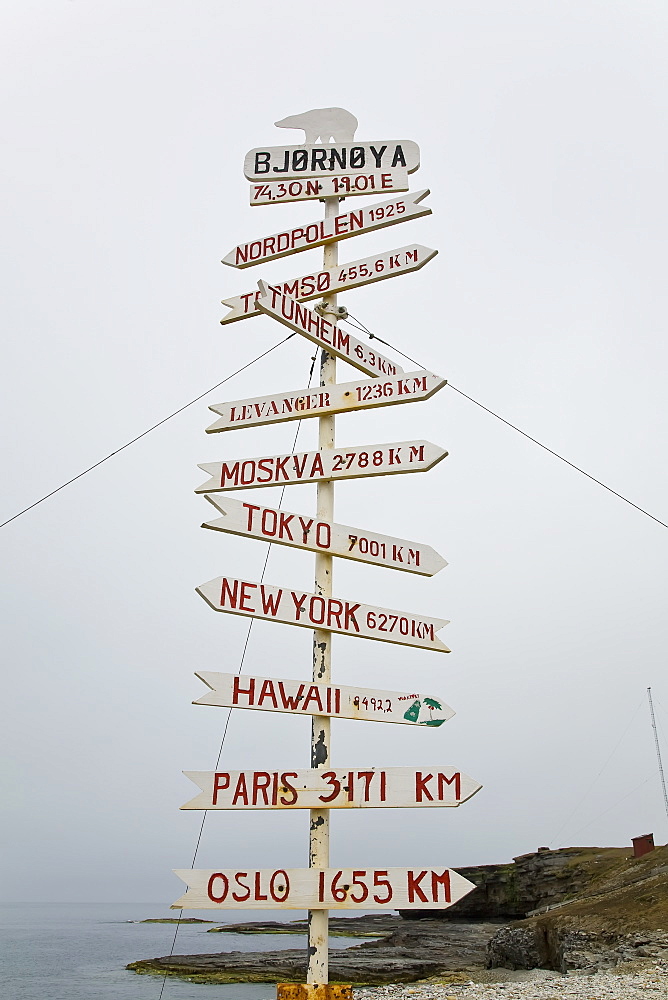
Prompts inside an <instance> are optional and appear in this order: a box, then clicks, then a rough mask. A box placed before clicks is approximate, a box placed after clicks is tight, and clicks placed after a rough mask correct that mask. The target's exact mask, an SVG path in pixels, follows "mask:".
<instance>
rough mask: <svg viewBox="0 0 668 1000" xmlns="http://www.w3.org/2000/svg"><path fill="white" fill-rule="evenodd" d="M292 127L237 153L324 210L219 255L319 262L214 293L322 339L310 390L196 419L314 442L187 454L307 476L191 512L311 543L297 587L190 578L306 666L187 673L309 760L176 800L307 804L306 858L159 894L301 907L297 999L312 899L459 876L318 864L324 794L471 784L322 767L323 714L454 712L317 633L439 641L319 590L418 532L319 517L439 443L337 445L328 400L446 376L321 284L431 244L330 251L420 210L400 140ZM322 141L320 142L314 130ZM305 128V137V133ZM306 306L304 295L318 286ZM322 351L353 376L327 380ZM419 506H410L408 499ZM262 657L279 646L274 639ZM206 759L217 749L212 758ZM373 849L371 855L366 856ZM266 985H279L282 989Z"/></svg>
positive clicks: (278, 190) (415, 624)
mask: <svg viewBox="0 0 668 1000" xmlns="http://www.w3.org/2000/svg"><path fill="white" fill-rule="evenodd" d="M276 125H278V126H279V127H281V128H302V129H304V133H305V140H306V142H305V144H304V145H301V146H279V147H258V148H256V149H253V150H251V151H250V152H249V153H248V154H247V156H246V159H245V162H244V173H245V176H246V177H247V179H248V180H249V181H251V182H252V186H251V204H252V205H254V206H263V205H273V204H280V203H282V202H293V201H306V200H311V199H315V198H319V199H321V200H322V201H323V202H324V208H325V211H324V219H322V220H319V221H315V222H309V223H305V224H304V225H302V226H298V227H293V228H286V229H284V230H283V231H281V232H276V233H274V234H273V235H271V236H265V237H261V238H258V239H255V240H251V241H249V242H245V243H239V244H238V245H237V246H235V247H234V248H233V249H232V250H231V251H230V252H229V253H228V254H227V255H226V257H225V258H224V260H223V263H224V264H228V265H230V266H232V267H235V268H241V269H243V268H247V267H252V266H253V265H255V264H262V263H268V262H270V261H273V260H276V259H279V258H281V257H283V256H286V255H288V254H294V253H299V252H301V251H302V250H306V249H309V248H312V247H318V246H322V247H323V260H322V268H321V269H320V270H314V271H312V272H311V273H310V274H306V275H302V277H300V278H294V279H290V280H288V281H283V282H278V283H276V282H273V283H270V282H268V281H266V280H264V281H263V280H260V281H258V289H259V291H257V292H255V291H249V292H247V293H244V294H242V295H237V296H234V297H232V298H228V299H224V300H223V304H224V305H226V306H227V307H228V309H229V312H228V314H227V316H225V317H224V318H223V319H222V320H221V323H223V324H227V323H233V322H236V321H238V320H241V319H246V318H249V317H250V316H256V315H258V314H259V313H260V312H263V313H265V314H266V315H268V316H270V317H272V318H273V319H275V320H276V321H277V322H279V323H281V324H282V325H283V326H285V327H287V328H288V329H289V330H291V331H292V332H293V333H298V334H299V335H300V336H301V337H304V338H306V339H307V340H308V341H310V342H311V343H313V344H316V345H317V346H318V347H320V348H321V351H320V385H319V386H318V387H317V388H308V389H297V390H293V391H289V392H278V391H277V392H274V393H271V394H270V395H265V396H258V397H252V398H248V399H239V400H233V401H231V402H226V403H220V404H214V405H213V406H212V407H211V409H212V410H213V412H214V413H216V414H217V415H218V419H217V420H216V421H215V422H214V423H213V424H211V425H210V426H209V427H208V428H207V431H208V433H218V432H224V431H228V430H234V429H242V428H245V427H258V426H264V425H267V424H272V423H281V422H284V421H290V420H297V419H299V420H301V419H304V418H305V417H317V418H318V443H317V448H315V449H313V450H310V451H304V452H299V453H296V454H293V453H289V454H280V455H268V456H260V457H257V458H246V457H242V458H235V459H226V460H223V461H218V462H208V463H204V464H202V465H200V468H201V469H203V470H204V472H206V473H207V475H208V476H209V479H208V480H207V481H206V482H205V483H203V484H202V485H201V486H199V487H197V489H196V491H195V492H197V493H201V494H204V495H207V494H218V493H223V492H227V491H229V490H245V489H255V488H257V487H262V486H276V485H287V484H297V483H315V484H316V506H315V510H314V511H313V512H312V514H309V515H305V514H296V513H291V512H289V511H284V510H281V509H279V508H275V507H268V506H264V505H262V504H259V503H246V502H244V501H242V500H239V499H235V498H231V497H222V498H221V497H215V496H206V499H207V500H208V501H209V502H210V503H212V504H213V506H214V507H215V508H216V509H217V511H218V512H219V514H220V515H222V516H220V517H218V518H216V519H214V520H211V521H207V522H205V523H204V524H203V527H205V528H208V529H210V530H214V531H221V532H223V533H228V534H235V535H239V536H242V537H247V538H253V539H260V540H265V541H270V542H276V543H277V544H279V545H287V546H291V547H293V548H297V549H302V550H305V551H309V552H313V553H314V554H315V580H314V586H313V592H310V593H309V592H304V591H298V590H291V589H288V588H287V587H277V586H273V585H270V584H266V583H264V580H261V581H260V582H257V583H255V582H252V581H249V580H243V579H237V578H236V577H228V576H220V577H216V578H215V579H213V580H210V581H209V582H208V583H204V584H202V585H201V586H199V587H197V588H196V589H197V592H198V593H199V594H200V596H201V597H202V598H203V599H204V600H205V601H206V602H207V603H208V604H209V605H210V607H212V608H213V609H214V610H215V611H220V612H224V613H228V614H234V615H241V616H244V617H247V618H250V619H264V620H267V621H274V622H277V623H282V624H286V625H296V626H299V627H301V628H308V629H311V630H312V631H313V654H312V677H311V680H308V681H299V680H295V679H278V678H274V677H266V676H255V675H252V676H240V675H239V674H236V675H235V674H229V673H218V672H215V671H201V672H198V674H197V676H198V677H200V679H201V680H202V681H204V683H205V684H206V685H207V688H208V690H207V692H206V693H205V694H204V695H202V696H201V697H200V698H198V699H197V700H196V702H195V704H198V705H213V706H222V707H227V708H230V709H232V708H242V709H244V710H251V711H260V712H283V713H286V714H288V715H292V716H298V715H302V716H304V715H307V716H309V717H310V718H311V759H310V767H309V768H308V769H299V768H297V769H289V768H287V767H280V768H279V767H277V765H276V764H275V763H274V762H271V764H270V766H269V767H268V768H267V769H266V770H262V771H260V770H241V771H230V770H216V771H205V772H202V771H193V772H185V773H186V774H187V775H188V777H190V778H191V779H192V780H193V781H194V782H195V784H196V785H197V786H198V787H199V789H200V792H199V794H198V795H196V796H195V798H193V799H191V800H190V801H189V802H187V803H186V804H185V805H184V806H183V807H182V808H183V809H203V810H214V811H218V810H235V809H243V810H246V809H251V810H254V809H269V810H271V809H277V810H278V809H282V810H286V809H291V808H296V809H308V810H309V812H310V834H309V867H308V868H297V869H258V868H252V869H246V870H241V869H231V868H219V869H211V870H191V869H188V870H179V871H177V873H176V874H177V875H178V876H179V877H180V878H181V879H182V880H183V881H184V882H185V883H186V885H187V886H188V888H189V891H188V892H187V893H186V894H185V895H183V896H182V897H181V898H180V899H178V900H177V901H176V903H174V907H176V908H184V909H201V908H207V909H229V908H245V909H263V910H266V909H269V908H294V909H303V908H307V909H308V910H309V932H308V939H309V940H308V944H309V947H308V972H307V983H306V984H305V985H303V986H300V987H299V990H300V991H301V992H300V1000H343V998H344V997H349V995H350V990H351V988H350V987H349V986H336V985H330V984H329V982H328V979H329V977H328V911H329V910H330V909H346V910H350V909H352V910H354V909H363V910H370V909H411V908H413V909H415V908H419V909H438V910H442V909H444V908H445V907H448V906H451V905H452V904H453V903H455V902H456V901H457V900H458V899H461V898H462V896H464V895H466V893H468V892H470V891H471V890H472V889H473V888H475V887H474V886H473V885H472V883H470V882H468V881H467V880H466V879H464V878H462V877H461V876H460V875H458V874H457V873H456V872H454V871H452V870H451V869H450V868H448V867H444V866H443V865H439V866H436V867H432V868H429V867H422V866H416V867H413V868H379V867H371V868H358V869H352V868H344V869H336V868H332V867H331V865H330V858H329V817H330V809H332V808H334V809H346V808H349V809H350V808H352V809H355V808H386V809H388V808H435V807H446V808H447V807H458V806H459V805H461V804H462V803H463V802H465V801H466V800H468V799H469V798H470V797H471V796H472V795H474V794H475V793H476V792H477V791H478V790H479V788H480V787H481V786H480V784H479V783H478V782H477V781H475V780H474V779H473V778H470V777H468V776H467V775H466V774H464V773H463V772H462V771H460V770H459V769H457V768H454V767H450V766H448V767H445V766H441V765H436V766H432V767H421V768H417V767H383V766H382V765H381V766H375V767H372V768H357V767H355V768H350V767H347V768H334V767H333V766H332V762H331V746H330V735H331V733H330V729H331V719H332V718H343V719H353V720H357V721H362V722H390V723H396V724H400V725H412V726H422V727H423V728H425V729H434V730H435V729H438V728H440V727H441V726H442V725H443V723H444V722H446V721H447V720H448V719H450V718H451V717H452V716H453V715H454V712H453V710H452V709H451V708H450V707H449V706H448V705H446V704H445V702H443V700H442V699H441V698H440V697H435V696H433V695H425V694H422V693H418V692H415V691H411V689H410V688H407V690H406V691H405V692H401V691H385V690H377V689H373V688H364V687H346V686H342V685H338V684H336V683H335V682H334V681H333V678H332V664H331V653H332V634H333V633H339V634H342V635H349V636H356V637H358V638H364V639H371V640H377V641H380V642H389V643H397V644H401V645H405V646H411V647H414V648H418V649H428V650H434V651H436V652H442V653H447V652H449V650H448V647H447V646H446V645H445V644H444V643H443V642H442V641H441V639H440V637H439V635H438V632H439V630H440V629H441V628H443V627H444V626H445V625H447V624H448V622H447V621H446V620H445V619H441V618H432V617H427V616H425V615H422V614H413V613H408V612H403V611H392V610H390V609H388V608H383V607H375V606H373V605H367V604H361V603H357V602H352V601H350V600H345V599H341V598H335V597H333V589H332V575H333V566H334V557H338V558H343V559H352V560H356V561H359V562H365V563H369V564H373V565H376V566H381V567H384V568H388V569H395V570H401V571H404V572H408V573H416V574H421V575H423V576H433V575H434V574H435V573H438V572H439V571H440V570H441V569H442V568H443V567H444V566H445V565H446V563H445V560H444V559H443V558H442V556H441V555H440V554H439V553H438V552H436V551H435V550H434V549H433V548H431V546H428V545H424V544H422V543H418V542H412V541H408V540H406V539H402V538H395V537H392V536H388V535H381V534H379V533H377V532H375V531H368V530H366V529H358V528H352V527H349V526H347V525H344V524H338V523H336V522H335V521H334V485H335V482H336V480H338V479H355V478H363V477H366V476H390V475H395V474H401V473H410V472H426V471H428V470H430V469H432V468H433V467H434V466H435V465H437V464H438V463H439V462H440V461H442V459H443V458H445V457H446V455H447V452H446V451H444V449H442V448H440V447H438V446H437V445H434V444H430V443H429V442H428V441H422V440H418V441H401V442H393V443H389V444H372V445H352V446H349V447H346V448H341V447H337V445H336V441H335V415H336V414H337V413H345V412H351V411H353V410H362V409H368V408H371V407H377V406H388V405H393V404H395V403H403V402H417V401H420V400H427V399H429V398H430V397H431V396H432V395H434V393H436V392H438V390H439V389H440V388H442V386H443V385H445V380H444V379H442V378H440V377H439V376H437V375H434V374H432V373H431V372H428V371H423V370H419V371H412V372H408V373H404V372H403V369H402V368H401V367H400V366H399V365H398V364H396V362H394V361H391V360H390V359H388V358H386V357H384V356H383V355H381V354H378V353H377V352H376V351H375V349H374V348H373V345H371V344H368V343H366V342H363V341H360V340H358V339H356V338H355V337H353V336H352V335H351V334H349V333H348V332H347V330H345V329H341V328H340V327H339V325H338V324H339V320H340V319H342V318H343V317H345V316H346V315H347V312H346V310H345V308H339V307H338V305H337V293H339V292H343V291H348V290H350V289H352V288H356V287H359V286H361V285H365V284H369V283H371V282H375V281H382V280H384V279H385V278H389V277H394V276H395V275H400V274H407V273H409V272H411V271H415V270H417V269H419V268H421V267H423V266H424V264H426V263H427V261H429V260H431V259H432V258H433V257H434V256H435V254H436V252H437V251H436V250H432V249H430V248H428V247H424V246H422V245H421V244H415V243H413V244H410V245H408V246H405V247H401V248H399V249H397V250H390V251H386V252H381V253H379V254H376V255H375V256H369V257H365V258H361V259H359V260H355V261H352V262H351V263H349V264H340V263H339V259H338V252H339V243H340V242H341V241H343V240H346V239H349V238H352V237H353V236H357V235H359V234H362V233H369V232H372V231H374V230H379V229H383V228H385V227H387V226H391V225H395V224H397V223H399V222H405V221H408V220H409V219H417V218H420V217H421V216H424V215H429V214H430V213H431V209H430V208H428V207H427V206H425V205H424V204H422V203H423V201H424V199H425V197H426V196H427V194H429V191H428V189H424V190H421V191H417V192H414V193H412V194H400V193H398V192H400V191H405V190H407V187H408V180H407V177H408V175H410V174H411V173H413V171H415V170H417V169H418V167H419V164H420V153H419V149H418V147H417V145H416V144H415V143H414V142H411V141H407V140H392V141H390V140H383V141H375V142H361V141H358V140H356V139H355V138H354V135H355V129H356V127H357V119H356V118H355V117H354V115H352V114H350V112H347V111H345V110H344V109H341V108H320V109H313V110H311V111H307V112H305V113H303V114H301V115H293V116H288V117H287V118H284V119H282V120H281V121H278V122H276ZM329 139H332V140H333V141H332V142H329V141H327V140H329ZM318 143H320V145H318ZM381 192H385V193H391V195H392V197H390V198H389V200H385V201H382V202H376V203H375V204H370V205H366V206H363V207H361V208H353V209H351V210H350V211H348V212H345V211H342V210H341V207H340V202H341V201H342V200H343V198H344V197H347V196H349V195H355V196H358V195H361V194H364V193H366V194H373V193H381ZM320 296H322V300H321V302H320V303H319V304H318V305H317V306H316V308H315V309H310V308H308V307H307V306H305V305H303V304H302V303H303V302H305V301H306V300H310V299H314V298H319V297H320ZM337 358H338V359H340V360H343V361H346V362H347V363H348V364H350V365H352V366H353V367H355V368H357V369H358V370H359V371H362V372H363V373H364V374H365V375H368V376H371V377H370V378H369V379H365V380H361V381H357V382H347V383H343V384H338V383H337V380H336V362H337ZM419 513H420V508H419V507H418V506H417V505H416V515H418V516H419ZM276 659H277V662H280V657H279V655H278V654H277V657H276ZM217 766H218V765H217ZM379 862H382V859H380V858H379ZM287 992H288V990H287V989H286V988H284V987H283V986H282V985H280V984H279V986H278V1000H288V998H287Z"/></svg>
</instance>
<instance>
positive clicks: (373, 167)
mask: <svg viewBox="0 0 668 1000" xmlns="http://www.w3.org/2000/svg"><path fill="white" fill-rule="evenodd" d="M419 166H420V147H419V146H418V144H417V143H416V142H412V141H411V140H410V139H372V140H371V142H346V143H343V142H342V143H338V142H337V143H331V144H330V143H326V144H325V145H322V146H264V147H262V146H258V147H256V148H255V149H251V150H250V151H249V152H248V153H246V156H245V158H244V177H245V178H246V179H247V180H249V181H263V180H264V181H268V180H274V181H275V180H280V179H281V177H326V176H327V175H328V174H359V173H364V172H366V173H368V172H369V171H386V170H401V169H403V170H406V172H407V173H409V174H412V173H414V172H415V171H416V170H417V169H418V167H419Z"/></svg>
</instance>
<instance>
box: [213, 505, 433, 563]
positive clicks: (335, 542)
mask: <svg viewBox="0 0 668 1000" xmlns="http://www.w3.org/2000/svg"><path fill="white" fill-rule="evenodd" d="M206 499H207V500H208V501H209V503H211V504H213V506H214V507H216V509H217V510H219V511H220V513H221V514H223V515H224V516H223V517H218V518H216V519H215V520H214V521H205V522H204V524H203V525H202V527H203V528H211V529H212V530H213V531H226V532H229V533H230V534H232V535H241V536H242V537H246V538H260V539H262V540H263V541H266V542H276V543H277V544H278V545H289V546H290V547H291V548H295V549H306V550H307V551H309V552H327V553H329V554H330V555H333V556H339V557H340V558H342V559H354V560H355V561H356V562H366V563H372V564H373V565H376V566H386V567H387V568H388V569H399V570H403V571H404V573H418V574H420V575H421V576H433V575H434V574H435V573H438V572H439V570H441V569H443V567H444V566H447V563H446V561H445V559H443V557H442V556H440V555H439V554H438V552H436V551H435V550H434V549H432V547H431V546H430V545H423V544H422V543H420V542H409V541H408V539H406V538H392V537H391V536H390V535H379V534H378V533H377V532H375V531H365V530H363V529H362V528H350V527H349V526H348V525H347V524H335V523H332V522H331V521H320V520H318V519H316V518H314V517H305V516H304V515H303V514H291V513H290V511H287V510H278V509H276V508H274V507H263V506H262V505H258V504H252V503H244V502H243V501H242V500H233V499H232V497H222V498H221V497H215V496H212V495H207V497H206Z"/></svg>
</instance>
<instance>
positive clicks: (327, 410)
mask: <svg viewBox="0 0 668 1000" xmlns="http://www.w3.org/2000/svg"><path fill="white" fill-rule="evenodd" d="M444 385H447V381H446V379H444V378H441V377H440V375H432V373H431V372H427V371H422V370H420V371H415V372H406V373H405V374H403V375H399V376H394V377H393V378H390V379H387V380H381V379H377V378H374V379H365V380H364V381H361V382H338V383H337V384H336V385H331V386H326V387H325V388H322V387H321V388H316V389H293V390H288V391H287V392H280V393H276V392H275V393H272V394H271V396H256V397H255V398H253V399H234V400H232V401H231V402H228V403H213V404H211V405H210V406H209V409H210V410H213V412H214V413H219V414H221V419H220V420H216V421H215V423H213V424H211V425H210V426H209V427H207V429H206V432H207V434H215V433H216V432H217V431H232V430H236V429H237V428H239V427H258V426H260V425H262V424H277V423H280V422H281V421H283V420H303V419H304V418H305V417H325V416H329V415H330V414H332V413H345V412H347V411H349V410H366V409H369V408H371V407H374V406H392V405H393V404H394V403H416V402H420V401H421V400H424V399H429V398H430V397H431V396H433V395H434V393H435V392H438V390H439V389H442V388H443V386H444Z"/></svg>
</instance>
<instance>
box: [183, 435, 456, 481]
mask: <svg viewBox="0 0 668 1000" xmlns="http://www.w3.org/2000/svg"><path fill="white" fill-rule="evenodd" d="M447 454H448V453H447V451H444V450H443V448H439V447H438V445H435V444H432V443H431V442H430V441H394V442H392V444H359V445H352V446H351V447H348V448H335V449H332V450H331V451H301V452H297V453H296V454H292V453H289V454H287V455H265V456H259V457H258V458H246V459H244V458H234V459H229V460H228V461H226V462H202V463H200V464H199V465H198V468H200V469H201V470H202V471H203V472H206V473H208V475H209V476H210V477H211V478H210V479H208V480H207V481H206V482H205V483H202V485H201V486H198V487H197V489H196V490H195V493H218V492H223V491H224V490H250V489H256V488H257V487H259V486H282V485H283V483H290V484H294V483H321V482H323V481H324V480H329V479H360V478H362V477H363V476H394V475H400V474H402V473H409V472H427V471H428V470H429V469H431V468H433V466H434V465H436V464H437V462H441V461H442V460H443V459H444V458H445V457H446V456H447Z"/></svg>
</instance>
